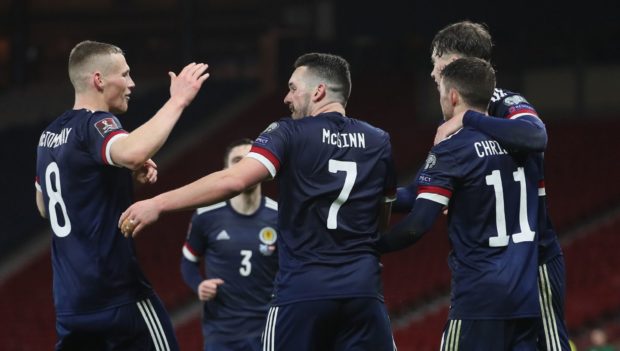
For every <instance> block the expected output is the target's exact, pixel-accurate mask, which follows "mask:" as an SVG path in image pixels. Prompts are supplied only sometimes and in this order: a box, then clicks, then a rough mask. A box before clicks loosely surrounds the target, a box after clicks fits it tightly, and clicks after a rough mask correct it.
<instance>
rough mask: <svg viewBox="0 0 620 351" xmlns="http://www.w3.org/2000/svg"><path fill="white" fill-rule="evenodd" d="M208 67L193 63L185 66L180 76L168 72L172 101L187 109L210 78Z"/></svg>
mask: <svg viewBox="0 0 620 351" xmlns="http://www.w3.org/2000/svg"><path fill="white" fill-rule="evenodd" d="M208 67H209V65H207V64H206V63H195V62H192V63H190V64H189V65H187V66H185V67H184V68H183V70H182V71H181V73H179V75H178V76H177V75H176V74H175V73H174V72H168V75H169V76H170V97H171V99H173V100H176V101H177V102H178V103H179V104H180V105H181V106H183V107H187V106H188V105H189V104H190V103H191V102H192V100H194V97H196V94H198V91H199V90H200V87H201V86H202V83H204V82H205V80H207V79H208V78H209V73H205V72H206V70H207V68H208Z"/></svg>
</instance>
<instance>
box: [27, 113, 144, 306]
mask: <svg viewBox="0 0 620 351" xmlns="http://www.w3.org/2000/svg"><path fill="white" fill-rule="evenodd" d="M126 134H127V132H126V131H124V130H123V129H122V127H121V124H120V122H119V121H118V119H117V118H116V117H115V116H114V115H112V114H110V113H108V112H92V111H89V110H86V109H81V110H69V111H66V112H65V113H64V114H62V115H61V116H60V117H58V118H57V119H56V120H55V121H54V122H52V123H51V124H50V125H49V126H48V127H47V128H46V129H45V130H44V131H43V133H42V134H41V137H40V140H39V145H38V148H37V166H36V184H35V185H36V187H37V189H38V190H39V191H41V192H42V193H43V198H44V201H45V202H44V203H45V209H46V211H47V215H48V218H49V221H50V225H51V227H52V231H53V233H54V235H53V239H52V268H53V277H54V279H53V291H54V304H55V307H56V311H57V314H59V315H62V314H74V313H84V312H92V311H97V310H101V309H105V308H110V307H115V306H119V305H122V304H125V303H129V302H133V301H135V300H138V299H141V298H144V297H146V296H147V295H148V294H149V293H150V291H151V287H150V284H149V283H148V281H147V280H146V278H145V277H144V275H143V273H142V271H141V270H140V267H139V266H138V262H137V260H136V256H135V250H134V245H133V241H132V240H131V239H126V238H125V237H123V235H122V234H121V233H120V231H119V229H118V228H117V222H118V218H119V217H120V214H121V212H122V211H123V210H124V209H125V208H127V207H128V206H129V205H130V204H131V202H132V201H131V200H132V191H133V190H132V178H131V172H130V171H129V170H128V169H125V168H120V167H114V166H115V165H114V163H113V162H112V159H111V157H110V146H111V145H112V143H114V141H115V140H117V138H120V137H123V136H125V135H126Z"/></svg>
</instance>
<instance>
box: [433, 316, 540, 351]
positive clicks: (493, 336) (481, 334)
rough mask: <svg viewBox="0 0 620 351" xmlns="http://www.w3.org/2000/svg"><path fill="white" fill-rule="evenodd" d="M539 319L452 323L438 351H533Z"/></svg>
mask: <svg viewBox="0 0 620 351" xmlns="http://www.w3.org/2000/svg"><path fill="white" fill-rule="evenodd" d="M537 329H538V318H519V319H497V320H495V319H488V320H487V319H485V320H481V319H458V320H455V319H451V320H448V322H447V323H446V326H445V328H444V331H443V335H442V337H441V347H440V349H439V350H440V351H457V350H458V351H534V350H536V331H537Z"/></svg>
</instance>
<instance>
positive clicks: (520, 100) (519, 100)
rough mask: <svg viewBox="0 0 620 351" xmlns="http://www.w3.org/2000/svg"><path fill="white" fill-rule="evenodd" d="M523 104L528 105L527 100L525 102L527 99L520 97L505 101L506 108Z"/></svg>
mask: <svg viewBox="0 0 620 351" xmlns="http://www.w3.org/2000/svg"><path fill="white" fill-rule="evenodd" d="M521 103H526V104H528V102H527V100H525V98H524V97H523V96H520V95H513V96H509V97H507V98H505V99H504V105H506V106H513V105H516V104H521Z"/></svg>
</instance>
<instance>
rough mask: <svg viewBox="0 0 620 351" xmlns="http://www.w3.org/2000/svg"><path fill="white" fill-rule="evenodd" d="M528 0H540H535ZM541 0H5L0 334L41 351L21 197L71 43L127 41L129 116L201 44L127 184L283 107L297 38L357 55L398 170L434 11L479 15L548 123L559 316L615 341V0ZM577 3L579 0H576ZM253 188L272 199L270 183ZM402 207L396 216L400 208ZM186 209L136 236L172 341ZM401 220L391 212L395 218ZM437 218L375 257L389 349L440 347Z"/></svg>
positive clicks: (36, 235)
mask: <svg viewBox="0 0 620 351" xmlns="http://www.w3.org/2000/svg"><path fill="white" fill-rule="evenodd" d="M534 4H535V6H534ZM609 6H611V7H609V8H603V7H601V6H598V5H597V6H594V3H593V4H591V6H587V8H579V9H571V8H570V7H568V6H563V5H558V4H553V5H552V4H551V3H549V4H547V3H546V2H536V3H534V2H531V3H529V2H523V1H519V2H514V3H503V4H497V3H496V2H486V3H484V2H479V3H477V4H472V3H471V2H459V3H450V2H434V3H431V2H426V1H404V0H403V1H394V0H386V1H381V2H380V3H377V2H372V3H367V2H357V1H353V0H338V1H337V0H311V1H299V0H288V1H283V0H263V1H259V0H209V1H207V0H203V1H199V0H100V1H79V0H56V1H53V2H51V1H45V0H2V1H0V157H1V158H0V160H1V161H2V169H3V171H2V176H1V177H0V185H1V186H0V199H2V201H0V228H1V229H0V230H1V234H0V350H7V351H18V350H27V351H32V350H50V349H52V348H53V344H54V340H55V331H54V315H53V306H52V298H51V266H50V257H49V242H50V237H51V233H50V231H49V230H48V228H47V225H46V223H45V222H44V221H43V220H42V219H40V218H39V217H38V214H37V211H36V206H35V203H34V186H33V179H34V167H35V150H36V143H37V140H38V136H39V133H40V131H41V130H42V128H43V127H44V126H45V125H46V124H47V123H49V121H51V120H52V119H53V118H55V117H56V116H57V115H58V114H59V113H61V112H62V111H63V110H64V109H66V108H70V107H71V106H72V103H73V93H72V89H71V86H70V83H69V80H68V77H67V73H66V62H67V57H68V53H69V51H70V49H71V48H72V47H73V46H74V45H75V44H76V43H77V42H79V41H81V40H85V39H92V40H99V41H106V42H111V43H114V44H116V45H118V46H120V47H121V48H123V49H124V50H125V52H126V56H127V60H128V62H129V65H130V66H131V70H132V71H131V72H132V76H133V78H134V80H135V81H136V84H137V87H136V88H135V89H134V94H133V96H132V101H131V103H130V108H129V111H128V113H127V114H125V115H124V116H122V117H121V120H122V122H123V124H124V125H125V127H126V128H127V129H129V130H131V129H133V128H135V127H136V126H137V125H139V124H141V123H143V122H144V121H145V120H146V119H148V118H149V117H150V116H152V115H153V114H154V113H155V111H156V110H157V109H158V108H159V107H160V105H161V103H163V101H164V100H165V99H166V97H167V94H168V85H167V84H168V78H167V73H166V72H167V71H169V70H175V71H178V69H179V68H180V67H182V66H183V65H184V64H185V63H187V62H190V61H194V60H196V61H198V60H199V61H206V62H208V63H209V64H210V66H211V68H210V71H211V74H212V77H211V78H210V79H209V81H208V82H207V83H206V85H205V87H204V88H203V90H202V91H201V93H200V95H199V96H198V98H197V99H196V100H195V101H194V103H193V104H192V106H191V107H190V108H189V109H188V110H187V111H186V113H185V114H184V116H183V118H182V120H181V121H180V122H179V123H178V125H177V127H176V128H175V130H174V132H173V133H172V135H171V137H170V139H169V141H168V142H167V144H166V145H165V146H164V148H163V149H162V151H161V152H160V154H159V155H158V156H157V157H156V158H155V161H156V162H158V163H159V165H160V180H159V182H158V183H157V185H156V186H154V187H151V188H146V187H144V188H137V190H136V197H137V198H138V199H140V198H144V197H148V196H151V195H153V194H156V193H159V192H162V191H165V190H168V189H171V188H174V187H177V186H179V185H181V184H184V183H186V182H188V181H191V180H193V179H195V178H197V177H199V176H201V175H204V174H206V173H208V172H212V171H215V170H218V169H219V168H221V166H222V164H221V159H222V153H223V150H224V147H225V145H226V144H227V143H228V142H229V141H231V140H233V139H236V138H239V137H250V138H253V137H255V136H256V135H258V133H260V131H262V130H263V129H264V128H265V126H267V125H268V124H269V123H270V122H271V121H273V120H275V119H278V118H280V117H284V116H286V115H287V114H288V111H287V109H286V107H285V106H284V105H283V104H282V99H283V97H284V94H285V92H286V81H287V79H288V76H289V74H290V71H291V69H290V67H291V64H292V62H293V60H294V59H295V58H296V57H297V56H298V55H299V54H302V53H305V52H309V51H326V52H332V53H337V54H340V55H343V56H344V57H346V58H347V59H348V60H349V61H350V62H351V64H352V75H353V91H352V97H351V100H350V103H349V107H348V114H349V115H350V116H353V117H356V118H361V119H365V120H368V121H369V122H371V123H374V124H376V125H378V126H380V127H382V128H383V129H385V130H387V131H388V132H389V133H390V134H391V136H392V142H393V149H394V154H395V159H396V163H397V167H398V171H399V176H400V183H401V184H404V183H406V182H408V181H409V179H410V177H411V176H412V173H413V172H415V170H416V169H417V167H418V166H419V165H420V163H421V162H422V161H423V160H424V158H425V156H426V153H427V151H428V149H429V148H430V146H431V142H432V139H433V136H434V130H435V128H436V126H437V124H438V122H439V121H440V118H441V114H440V110H439V105H438V103H437V93H436V88H435V86H434V83H433V82H432V80H431V79H430V77H429V74H430V71H431V63H430V59H429V57H430V53H429V49H428V48H429V46H430V40H431V39H432V37H433V35H434V33H435V32H436V31H437V30H439V29H440V28H442V27H443V26H444V25H446V24H448V23H451V22H454V21H458V20H462V19H471V20H474V21H479V22H485V23H487V24H488V25H489V27H490V29H491V33H492V34H493V36H494V41H495V43H496V48H495V51H494V65H495V66H496V68H497V71H498V86H500V87H505V88H509V89H511V90H514V91H519V92H521V93H523V94H524V96H526V97H528V99H529V100H530V102H532V103H533V104H534V105H535V106H536V107H537V108H538V110H539V112H540V115H541V116H542V118H543V120H544V121H545V123H546V124H547V129H548V134H549V147H548V150H547V152H546V159H547V181H546V183H547V193H548V195H549V198H550V199H549V201H550V212H551V215H552V218H553V219H554V221H555V224H556V227H557V229H558V231H559V234H560V237H561V240H562V244H563V249H564V253H565V258H566V265H567V272H568V273H567V274H568V277H567V306H566V313H567V315H566V316H567V322H568V326H569V328H570V332H571V338H572V340H573V341H574V342H575V344H576V345H577V347H578V348H579V349H580V350H586V349H587V347H588V346H589V343H590V341H589V338H588V335H589V332H590V331H591V330H593V329H602V330H604V331H605V332H606V333H607V335H608V337H609V339H610V340H611V342H612V343H616V344H619V343H620V293H618V291H620V270H619V269H618V267H620V255H618V248H620V238H619V236H618V233H617V232H618V229H617V228H618V227H619V226H620V186H619V185H618V180H619V179H620V163H619V162H618V154H619V151H620V148H619V147H618V146H617V145H618V144H617V139H616V138H617V130H618V129H619V127H620V119H619V118H618V117H620V98H618V96H617V94H618V92H619V91H620V83H619V82H620V59H619V57H620V41H619V40H618V39H617V38H618V36H619V35H620V24H618V20H617V13H618V8H612V7H613V6H616V7H618V5H613V4H612V5H609ZM582 7H585V6H582ZM266 192H267V193H268V194H269V195H271V196H273V197H276V198H277V193H276V190H275V187H274V186H273V184H267V186H266ZM396 217H397V216H396ZM189 218H190V213H189V212H186V213H177V214H173V215H167V216H165V217H164V218H162V219H161V220H160V221H159V223H158V224H157V225H156V226H153V227H151V228H149V229H148V230H147V231H146V232H145V233H144V234H143V235H142V236H141V237H139V238H138V239H137V246H138V253H139V257H140V260H141V263H142V265H143V267H144V269H145V271H146V273H147V276H148V277H149V278H150V280H151V281H152V283H153V284H154V286H155V289H156V291H157V292H158V293H159V295H160V296H161V297H162V299H163V301H164V302H165V304H166V306H167V308H168V310H169V312H170V313H171V315H172V317H173V320H174V322H175V326H176V331H177V335H178V338H179V342H180V344H181V347H182V349H183V350H201V347H202V345H201V344H202V337H201V335H200V328H199V322H198V318H199V314H200V308H199V304H197V302H196V299H195V297H194V295H193V293H192V292H191V291H190V290H189V289H188V288H186V286H185V285H184V284H183V282H182V280H181V277H180V273H179V260H180V255H181V250H180V249H181V245H182V242H183V239H184V236H185V231H186V228H187V223H188V220H189ZM395 219H397V218H395ZM443 222H444V220H440V221H438V223H437V225H436V227H435V228H434V229H433V231H432V232H431V233H428V234H427V235H426V237H425V238H424V239H423V240H422V241H421V242H420V243H419V244H418V245H416V246H415V247H413V248H411V249H409V250H406V251H404V252H401V253H394V254H390V255H387V256H385V257H384V258H383V262H384V266H385V273H384V282H385V295H386V303H387V306H388V308H389V311H390V313H391V316H392V321H393V324H394V333H395V337H396V341H397V345H398V346H399V350H421V351H424V350H435V349H437V347H438V344H439V339H440V334H441V331H442V328H443V324H444V322H445V319H446V315H447V307H448V291H449V283H450V282H449V272H448V267H447V263H446V256H447V254H448V251H449V244H448V241H447V237H446V233H445V223H443Z"/></svg>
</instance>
